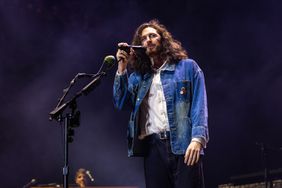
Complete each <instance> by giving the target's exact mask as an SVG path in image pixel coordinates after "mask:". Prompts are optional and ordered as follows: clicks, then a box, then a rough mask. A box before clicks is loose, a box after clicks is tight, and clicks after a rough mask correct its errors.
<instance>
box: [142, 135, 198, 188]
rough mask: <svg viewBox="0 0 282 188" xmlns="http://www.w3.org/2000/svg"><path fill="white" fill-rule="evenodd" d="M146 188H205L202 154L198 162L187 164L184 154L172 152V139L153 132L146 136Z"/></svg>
mask: <svg viewBox="0 0 282 188" xmlns="http://www.w3.org/2000/svg"><path fill="white" fill-rule="evenodd" d="M145 140H146V142H147V147H148V148H147V149H148V150H147V153H146V155H145V157H144V169H145V181H146V188H204V176H203V167H202V156H201V157H200V160H199V162H198V163H197V164H195V165H193V166H187V165H186V164H185V163H184V155H175V154H173V153H172V152H171V146H170V140H169V138H168V139H160V138H159V137H158V135H156V134H153V135H150V136H147V138H145Z"/></svg>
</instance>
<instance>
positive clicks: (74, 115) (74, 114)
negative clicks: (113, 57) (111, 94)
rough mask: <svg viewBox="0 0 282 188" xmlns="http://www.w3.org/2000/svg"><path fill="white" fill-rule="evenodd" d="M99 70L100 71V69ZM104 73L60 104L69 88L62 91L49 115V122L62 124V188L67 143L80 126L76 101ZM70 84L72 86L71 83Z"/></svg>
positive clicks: (66, 180)
mask: <svg viewBox="0 0 282 188" xmlns="http://www.w3.org/2000/svg"><path fill="white" fill-rule="evenodd" d="M100 70H101V69H100ZM105 75H106V73H105V72H100V71H99V73H97V74H95V75H94V79H93V80H92V81H91V82H90V83H89V84H87V85H86V86H85V87H84V88H83V89H82V90H80V91H79V92H78V93H76V95H75V96H74V97H73V98H72V99H70V100H69V101H67V102H65V103H63V104H61V103H62V101H63V100H64V98H65V96H66V94H67V93H68V91H69V89H70V87H68V89H67V90H64V92H65V93H64V94H63V97H62V98H61V99H60V100H59V103H58V105H57V106H56V107H55V109H54V110H53V111H51V112H50V113H49V115H50V117H49V119H50V120H53V119H56V120H57V121H58V122H59V123H62V121H63V122H64V131H63V132H64V167H63V177H64V188H68V187H69V185H68V176H69V165H68V162H69V158H68V153H69V152H68V151H69V147H68V143H71V142H72V141H73V136H74V128H75V127H78V126H79V125H80V111H78V110H77V102H76V99H77V98H79V97H80V96H81V95H82V94H84V95H87V94H89V93H90V92H91V91H92V90H93V89H94V88H95V87H96V86H97V85H98V84H99V83H100V81H101V78H102V77H103V76H105ZM71 84H73V83H72V82H71ZM67 107H69V108H70V112H69V113H67V114H66V115H65V116H64V115H63V112H64V110H65V109H66V108H67Z"/></svg>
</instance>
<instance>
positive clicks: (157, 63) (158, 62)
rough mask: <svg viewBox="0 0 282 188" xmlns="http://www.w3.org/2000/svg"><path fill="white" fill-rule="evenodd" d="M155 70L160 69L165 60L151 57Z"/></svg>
mask: <svg viewBox="0 0 282 188" xmlns="http://www.w3.org/2000/svg"><path fill="white" fill-rule="evenodd" d="M151 61H152V63H153V68H156V69H158V68H160V67H161V66H162V65H163V64H164V60H163V59H162V58H161V57H160V56H155V57H151Z"/></svg>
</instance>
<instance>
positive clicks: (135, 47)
mask: <svg viewBox="0 0 282 188" xmlns="http://www.w3.org/2000/svg"><path fill="white" fill-rule="evenodd" d="M130 48H132V49H133V50H141V51H144V52H145V51H146V48H145V47H144V46H136V45H128V46H118V49H120V50H124V51H125V52H126V53H129V52H130Z"/></svg>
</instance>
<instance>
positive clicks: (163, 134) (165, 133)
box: [146, 131, 170, 140]
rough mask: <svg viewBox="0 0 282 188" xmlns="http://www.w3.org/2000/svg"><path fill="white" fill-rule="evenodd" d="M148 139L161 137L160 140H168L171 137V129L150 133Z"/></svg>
mask: <svg viewBox="0 0 282 188" xmlns="http://www.w3.org/2000/svg"><path fill="white" fill-rule="evenodd" d="M146 137H147V139H149V140H150V139H153V138H155V139H160V140H167V139H169V138H170V132H169V131H162V132H159V133H153V134H151V135H148V136H146Z"/></svg>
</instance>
